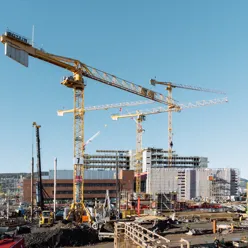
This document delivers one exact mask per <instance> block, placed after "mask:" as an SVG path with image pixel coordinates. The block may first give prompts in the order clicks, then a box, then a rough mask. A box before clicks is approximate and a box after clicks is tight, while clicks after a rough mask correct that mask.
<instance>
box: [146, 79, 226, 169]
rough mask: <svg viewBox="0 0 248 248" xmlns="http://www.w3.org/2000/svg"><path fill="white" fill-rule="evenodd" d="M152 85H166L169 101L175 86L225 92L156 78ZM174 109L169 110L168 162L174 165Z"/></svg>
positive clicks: (170, 101) (217, 92)
mask: <svg viewBox="0 0 248 248" xmlns="http://www.w3.org/2000/svg"><path fill="white" fill-rule="evenodd" d="M150 83H151V85H154V86H155V85H156V84H160V85H164V86H166V88H165V89H166V90H167V91H168V101H169V103H172V102H173V99H172V89H173V88H180V89H187V90H195V91H203V92H209V93H216V94H225V92H223V91H218V90H212V89H205V88H202V87H198V86H191V85H185V84H175V83H171V82H159V81H156V80H155V79H151V80H150ZM172 136H173V135H172V111H168V162H169V166H171V165H172V147H173V137H172Z"/></svg>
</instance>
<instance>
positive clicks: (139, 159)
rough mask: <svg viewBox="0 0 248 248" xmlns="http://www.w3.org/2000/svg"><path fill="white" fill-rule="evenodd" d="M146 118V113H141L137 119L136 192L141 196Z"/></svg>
mask: <svg viewBox="0 0 248 248" xmlns="http://www.w3.org/2000/svg"><path fill="white" fill-rule="evenodd" d="M144 120H145V116H144V115H139V116H138V117H137V121H136V154H135V159H136V163H135V172H136V193H137V195H138V198H139V194H140V193H141V173H142V156H143V154H142V132H143V128H142V125H141V123H142V121H144Z"/></svg>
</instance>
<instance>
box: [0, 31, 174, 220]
mask: <svg viewBox="0 0 248 248" xmlns="http://www.w3.org/2000/svg"><path fill="white" fill-rule="evenodd" d="M0 40H1V42H2V43H3V44H4V45H5V55H6V56H8V57H10V58H11V59H13V60H15V61H16V62H18V63H20V64H22V65H24V66H26V67H28V58H29V56H31V57H34V58H36V59H40V60H43V61H45V62H47V63H50V64H53V65H56V66H58V67H60V68H64V69H66V70H68V71H70V72H71V73H72V74H73V75H72V76H69V77H65V78H64V79H63V81H62V82H61V84H62V85H64V86H66V87H68V88H70V89H73V91H74V112H73V113H74V139H73V140H74V170H73V171H74V176H73V204H72V209H73V210H72V212H73V214H74V217H75V216H76V217H75V219H76V220H77V221H79V222H81V221H82V217H83V216H85V209H86V208H85V206H84V195H83V192H84V159H83V157H84V88H85V84H84V77H86V78H90V79H93V80H96V81H98V82H101V83H103V84H106V85H109V86H112V87H115V88H119V89H121V90H124V91H128V92H130V93H133V94H135V95H138V96H142V97H145V98H148V99H150V100H153V101H155V102H159V103H163V104H170V106H171V107H173V106H176V104H174V102H173V103H171V102H170V103H169V102H168V99H167V97H165V96H163V95H162V94H160V93H157V92H155V91H152V90H149V89H147V88H144V87H142V86H140V85H137V84H134V83H132V82H129V81H126V80H124V79H121V78H118V77H116V76H114V75H111V74H109V73H106V72H104V71H101V70H98V69H95V68H93V67H91V66H88V65H86V64H84V63H82V62H80V61H79V60H77V59H73V58H67V57H63V56H59V55H55V54H51V53H47V52H45V51H44V50H43V49H38V48H35V47H34V46H33V44H32V42H31V41H30V40H29V39H28V38H26V37H24V36H21V35H19V34H17V33H14V32H12V31H10V30H7V31H6V32H5V33H4V34H3V35H2V36H0ZM77 109H81V111H77Z"/></svg>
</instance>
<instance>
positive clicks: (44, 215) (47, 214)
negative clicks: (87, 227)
mask: <svg viewBox="0 0 248 248" xmlns="http://www.w3.org/2000/svg"><path fill="white" fill-rule="evenodd" d="M33 127H35V131H36V132H35V133H36V148H37V149H36V150H37V175H38V178H37V183H36V204H37V206H38V207H39V227H41V226H52V225H53V220H54V218H53V213H52V212H51V211H50V210H45V204H44V194H46V195H47V197H48V198H50V197H49V196H48V194H47V192H46V191H45V190H44V188H43V184H42V170H41V157H40V128H41V126H40V125H37V123H36V122H33Z"/></svg>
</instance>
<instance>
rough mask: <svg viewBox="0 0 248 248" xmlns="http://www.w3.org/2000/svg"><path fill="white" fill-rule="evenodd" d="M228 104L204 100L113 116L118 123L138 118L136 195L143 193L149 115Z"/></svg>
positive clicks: (214, 100)
mask: <svg viewBox="0 0 248 248" xmlns="http://www.w3.org/2000/svg"><path fill="white" fill-rule="evenodd" d="M226 102H228V99H227V97H225V98H222V99H213V100H202V101H198V102H196V103H188V104H179V105H178V106H177V107H175V108H172V109H168V108H163V107H158V108H153V109H148V110H136V111H135V112H130V113H128V114H114V115H111V118H112V120H115V121H117V120H118V119H121V118H134V117H136V118H137V119H136V163H135V173H136V175H135V176H136V193H137V195H138V198H139V195H140V193H141V176H140V175H141V173H142V152H143V150H142V133H143V128H142V121H144V120H145V117H146V116H147V115H154V114H160V113H166V112H168V111H175V112H180V111H181V110H183V109H189V108H197V107H202V106H209V105H215V104H220V103H226Z"/></svg>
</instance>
